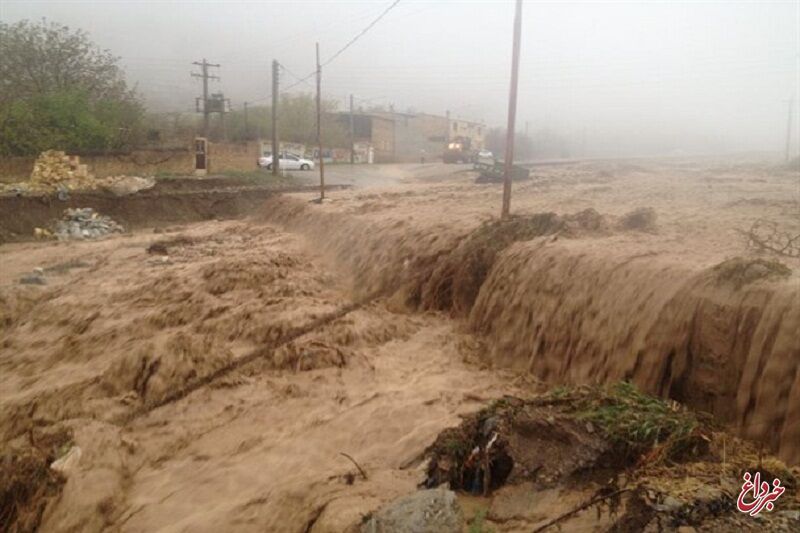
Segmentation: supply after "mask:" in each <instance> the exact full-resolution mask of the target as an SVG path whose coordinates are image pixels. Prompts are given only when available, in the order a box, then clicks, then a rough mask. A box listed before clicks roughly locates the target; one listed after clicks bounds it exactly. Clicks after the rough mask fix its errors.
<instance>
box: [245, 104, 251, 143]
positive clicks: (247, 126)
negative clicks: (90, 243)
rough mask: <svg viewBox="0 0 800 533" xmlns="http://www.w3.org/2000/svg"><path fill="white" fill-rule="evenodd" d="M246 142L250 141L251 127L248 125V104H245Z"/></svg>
mask: <svg viewBox="0 0 800 533" xmlns="http://www.w3.org/2000/svg"><path fill="white" fill-rule="evenodd" d="M244 140H245V141H249V140H250V127H249V125H248V124H247V102H245V103H244Z"/></svg>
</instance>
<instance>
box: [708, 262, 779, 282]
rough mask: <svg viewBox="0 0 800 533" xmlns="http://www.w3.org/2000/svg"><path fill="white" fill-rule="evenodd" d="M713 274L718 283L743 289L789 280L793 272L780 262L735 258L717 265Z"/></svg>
mask: <svg viewBox="0 0 800 533" xmlns="http://www.w3.org/2000/svg"><path fill="white" fill-rule="evenodd" d="M713 273H714V276H715V279H716V281H717V283H720V284H731V285H733V286H734V287H736V289H741V288H742V287H744V286H745V285H749V284H751V283H755V282H757V281H769V280H777V279H785V278H788V277H789V276H791V274H792V270H791V269H790V268H789V267H787V266H786V265H784V264H783V263H781V262H780V261H775V260H770V259H745V258H742V257H734V258H733V259H728V260H727V261H723V262H722V263H720V264H718V265H716V266H715V267H714V268H713Z"/></svg>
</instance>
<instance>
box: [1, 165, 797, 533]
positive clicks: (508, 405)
mask: <svg viewBox="0 0 800 533" xmlns="http://www.w3.org/2000/svg"><path fill="white" fill-rule="evenodd" d="M348 168H349V167H348V166H342V167H339V168H336V167H333V170H331V172H332V181H333V182H335V183H339V184H347V185H350V186H351V188H348V189H338V190H335V191H331V192H330V194H329V197H330V201H329V202H328V201H326V202H324V203H321V204H320V203H313V202H311V200H313V199H314V198H315V195H316V193H315V192H311V191H306V192H286V193H282V194H281V193H279V192H276V191H269V192H266V191H263V190H260V189H258V191H259V192H253V191H254V190H256V189H253V188H252V187H251V188H250V189H248V190H239V191H234V190H226V191H222V192H220V191H217V193H218V194H222V195H223V196H222V197H221V198H222V200H220V201H219V203H216V202H217V200H216V198H217V197H215V196H214V194H215V192H214V191H203V192H202V193H201V194H198V195H196V198H197V199H196V200H192V197H190V196H185V195H183V196H180V195H178V196H176V191H174V190H170V191H169V194H166V192H165V193H164V194H165V195H166V196H168V198H169V200H168V201H169V202H172V204H170V205H175V206H180V209H177V208H176V212H179V213H180V217H178V218H176V219H175V220H174V221H170V219H169V209H164V208H163V206H162V207H160V206H159V205H158V202H159V194H158V193H157V192H156V193H153V192H152V191H150V192H147V193H146V194H147V195H149V196H147V199H146V201H145V200H141V197H136V198H139V199H138V200H125V199H114V200H111V199H107V198H103V199H101V200H99V201H100V204H99V206H95V207H96V209H98V210H100V211H102V206H103V205H107V206H109V207H108V209H109V210H110V209H112V207H111V206H112V205H113V206H114V207H113V209H115V210H116V211H115V213H108V214H111V215H114V214H116V213H119V214H120V216H123V217H124V216H125V213H126V212H133V211H126V210H125V208H124V207H121V205H122V204H120V203H119V202H126V201H130V202H133V203H132V204H131V205H134V203H135V206H136V207H135V210H134V211H135V221H136V222H135V224H133V226H134V227H133V229H132V230H131V229H130V227H129V228H128V230H127V231H126V232H125V233H123V234H115V235H112V236H108V237H106V238H102V239H99V240H95V241H65V242H56V241H32V240H28V242H11V243H6V244H3V245H2V246H0V261H2V269H0V328H1V329H0V439H2V442H3V448H4V449H6V450H8V452H6V453H9V454H16V455H15V457H16V459H14V461H16V462H14V461H12V460H11V459H7V460H5V463H4V467H3V468H4V469H5V470H4V472H5V474H6V475H7V476H9V477H8V479H9V480H11V479H12V477H11V476H12V474H13V475H16V476H17V477H16V478H13V479H16V480H18V481H19V483H18V484H17V485H13V486H12V485H11V484H10V483H11V482H10V481H9V482H7V483H6V485H5V486H4V487H3V489H4V493H3V499H4V500H3V507H2V509H0V511H2V513H3V514H2V515H0V516H2V518H3V520H6V521H7V522H5V525H9V527H10V525H11V524H14V525H15V527H17V528H19V530H25V528H26V527H29V528H36V527H37V526H38V528H39V529H40V530H42V531H101V530H113V531H154V530H169V531H189V530H191V531H227V530H230V531H298V532H338V531H359V530H361V528H368V527H374V522H373V526H369V520H370V519H371V517H373V515H375V516H378V515H376V513H378V512H379V510H380V509H382V508H384V506H386V505H390V504H391V502H393V501H396V500H397V499H398V498H402V497H404V496H407V495H409V494H411V493H414V492H415V491H418V490H429V489H431V488H433V487H434V486H438V485H440V484H443V485H444V486H445V487H450V488H452V489H454V490H456V495H457V501H458V507H459V509H460V511H459V512H460V513H461V514H462V515H463V517H462V518H463V524H464V528H465V529H464V530H465V531H467V530H470V529H467V528H469V527H473V528H477V527H485V528H487V529H484V530H488V528H491V529H493V530H495V531H532V530H537V528H545V529H548V530H549V528H553V530H555V528H556V527H562V529H563V530H564V531H569V530H586V531H592V530H598V531H606V530H620V529H622V530H625V528H624V527H623V526H624V525H625V524H628V526H629V528H628V530H634V531H638V530H647V531H659V530H675V529H677V528H679V527H691V528H695V529H697V530H708V531H721V530H731V529H734V528H735V529H744V530H748V528H750V527H751V526H757V527H767V526H768V528H772V529H774V530H786V531H792V530H795V531H796V530H797V529H796V526H798V524H800V513H797V509H798V507H800V499H798V493H797V487H796V485H795V483H796V482H795V481H793V480H795V476H797V475H798V474H800V472H798V471H797V468H796V467H797V465H798V464H800V337H798V333H797V332H798V331H800V257H798V255H797V251H798V248H797V247H796V246H793V245H792V244H791V243H789V244H787V245H786V246H783V245H784V244H786V242H785V239H784V235H788V236H790V237H789V238H791V236H796V235H800V189H799V186H800V182H799V181H798V179H799V178H798V172H797V170H796V169H792V168H788V167H783V166H781V165H777V164H774V163H771V162H763V161H756V160H753V161H750V160H742V161H739V160H737V161H720V160H713V159H685V160H683V159H665V160H627V161H596V162H575V163H567V164H558V165H544V166H536V167H533V168H532V171H531V179H530V180H527V181H520V182H515V183H514V187H513V197H512V204H511V205H512V212H513V213H514V216H513V217H512V218H511V219H510V220H506V221H502V222H501V221H498V220H497V219H496V215H497V214H498V213H499V210H500V204H501V196H502V187H501V185H499V184H493V183H483V184H478V183H475V180H476V174H475V173H474V172H473V171H471V170H470V169H469V168H468V167H466V166H455V165H453V166H448V165H441V164H427V165H402V166H391V167H389V166H386V167H382V166H375V167H374V169H370V167H368V166H364V167H360V168H357V169H350V170H348ZM373 177H374V179H372V178H373ZM219 187H223V188H224V184H222V185H219V184H216V183H215V188H219ZM237 195H238V196H240V197H241V198H240V200H237V199H236V198H237ZM25 201H32V200H25ZM195 201H196V202H202V208H198V207H197V205H199V204H195V203H193V202H195ZM4 205H7V204H4ZM8 205H10V204H8ZM148 205H150V206H151V208H152V209H153V210H154V211H157V212H158V216H157V222H158V223H157V224H156V223H155V222H154V223H153V224H152V225H150V226H148V225H147V209H148ZM215 205H217V206H218V207H219V209H220V213H216V214H215V212H214V209H215V207H214V206H215ZM57 211H58V209H57V207H53V206H48V207H47V209H46V210H42V211H41V212H42V213H45V214H46V215H47V216H53V213H55V212H57ZM192 213H194V215H192ZM2 216H10V215H8V214H7V213H6V214H5V215H2ZM31 216H32V215H31ZM41 216H44V215H41ZM47 222H48V221H46V220H41V221H40V220H33V219H32V218H31V219H30V220H26V221H25V225H26V226H25V227H26V228H27V227H28V226H31V227H33V226H38V225H39V224H45V223H47ZM120 222H122V223H123V224H124V223H125V221H124V220H121V221H120ZM2 224H3V226H2V227H3V228H6V229H8V228H12V229H13V228H16V226H14V224H13V223H11V222H10V221H5V222H2ZM156 226H157V228H156V229H155V230H154V227H156ZM8 231H10V230H8ZM20 231H21V230H20ZM26 231H27V230H26ZM782 239H783V240H782ZM8 240H16V241H20V240H24V239H20V238H18V236H16V237H15V238H13V239H10V238H9V239H8ZM32 273H35V275H36V279H38V280H40V283H39V282H37V283H20V280H21V279H22V278H24V277H26V276H30V275H31V274H32ZM620 382H629V383H631V384H632V385H633V386H635V388H636V390H637V391H640V392H641V394H647V395H652V397H655V398H660V399H662V400H663V401H664V403H663V404H662V403H656V404H650V403H648V402H649V400H643V399H641V397H640V396H639V394H640V392H635V393H634V392H629V391H628V389H624V391H623V392H624V394H623V396H622V399H620V397H618V396H613V395H612V396H603V395H599V396H593V394H600V393H596V392H586V390H588V389H581V388H580V387H579V388H578V389H574V390H577V391H578V392H564V393H563V394H561V395H560V396H559V393H558V391H559V390H562V389H560V388H561V387H563V390H564V391H573V387H575V386H581V385H591V386H593V385H608V386H614V384H619V383H620ZM554 390H556V393H555V394H556V396H553V394H554V393H553V391H554ZM591 390H595V389H591ZM581 391H583V392H581ZM542 395H544V396H542ZM537 398H538V399H537ZM541 398H545V399H544V400H542V399H541ZM564 398H567V399H569V401H574V402H577V403H576V404H575V405H578V407H576V408H574V409H573V408H566V407H564V405H565V402H566V400H564ZM653 401H655V400H653ZM592 402H594V403H592ZM614 402H619V405H623V406H625V407H626V408H631V409H634V410H635V413H640V411H638V410H636V409H639V408H640V407H641V408H642V409H645V410H646V409H651V408H652V409H655V412H658V413H661V412H662V411H660V410H661V409H662V407H663V413H662V414H664V415H665V416H666V414H667V413H673V412H675V413H684V412H685V413H686V416H687V417H689V418H677V419H675V425H674V427H672V426H671V429H670V430H669V431H671V433H670V435H678V434H679V432H680V431H682V430H683V429H682V428H683V426H681V424H683V423H684V422H685V423H686V424H689V425H687V426H686V427H687V428H688V429H687V430H686V432H685V435H683V434H681V435H683V436H681V437H680V438H681V440H680V442H681V443H683V442H686V443H691V446H687V447H681V448H680V450H678V451H679V452H680V453H678V452H677V451H676V453H675V454H672V451H671V450H672V449H671V448H670V453H666V452H664V453H662V454H661V455H658V454H657V453H655V452H652V450H654V449H655V450H662V451H663V450H665V449H666V448H659V445H661V444H663V442H665V441H664V439H657V442H655V441H654V442H651V441H650V440H648V441H647V442H648V444H647V446H648V447H647V448H646V449H645V448H641V449H639V448H636V447H633V448H631V447H630V446H627V447H624V449H623V448H619V443H616V442H614V441H613V439H612V437H611V433H604V431H605V426H603V419H601V418H593V417H594V414H593V413H595V411H593V410H592V409H593V408H594V407H597V406H598V405H602V406H605V407H607V406H608V405H611V406H617V405H618V404H617V403H614ZM570 405H571V404H570ZM653 406H655V407H653ZM614 408H616V407H614ZM487 409H488V411H487ZM603 412H604V411H603ZM649 412H650V411H647V413H649ZM689 413H707V414H698V415H696V416H695V415H694V414H691V415H690V414H689ZM637 416H638V415H637ZM669 416H672V415H671V414H670V415H669ZM598 420H599V422H598ZM643 420H644V421H645V422H646V421H647V420H649V418H644V419H643ZM659 420H660V419H659ZM669 420H670V421H671V422H670V423H672V421H673V419H672V418H670V419H669ZM645 422H643V423H645ZM459 427H460V428H465V429H463V431H461V433H458V435H468V436H467V437H464V438H463V439H462V440H463V442H462V440H455V441H450V440H447V439H445V438H444V437H442V435H445V436H447V435H450V433H447V431H455V429H454V428H459ZM465 432H466V433H465ZM453 435H456V433H453ZM494 435H497V437H496V438H495V440H492V439H493V436H494ZM547 435H550V436H554V437H552V438H553V440H552V442H550V441H547V440H546V439H545V436H547ZM534 436H535V438H534ZM459 438H461V437H459ZM648 438H649V437H648ZM443 439H444V440H443ZM542 439H545V440H542ZM676 439H677V437H676ZM667 441H668V442H672V441H669V439H667ZM495 442H497V443H498V444H496V445H495ZM675 442H677V441H675ZM448 443H450V444H448ZM490 443H491V445H490ZM462 445H463V446H462ZM494 446H497V448H492V447H494ZM537 446H538V448H536V449H541V450H543V451H542V452H541V453H542V454H543V455H541V457H542V458H543V459H541V460H539V462H537V458H536V457H534V456H532V455H530V454H528V455H526V453H525V452H524V451H520V450H531V449H534V447H537ZM462 447H463V450H462ZM473 447H477V448H478V449H479V451H481V452H480V453H483V454H484V455H483V460H485V461H487V463H486V467H484V468H483V469H481V468H480V465H479V464H478V463H470V462H469V461H470V459H469V458H470V450H472V449H473ZM489 448H492V449H495V450H498V451H496V452H492V453H494V455H492V453H490V452H489ZM676 450H677V447H676ZM501 452H502V453H501ZM634 452H635V453H634ZM659 453H660V452H659ZM548 454H550V455H548ZM643 458H644V459H643ZM57 459H62V461H61V463H59V465H58V466H59V467H58V468H57V469H55V470H54V469H52V468H50V464H51V463H52V461H54V460H57ZM431 460H436V461H438V463H436V465H437V466H436V468H437V469H438V470H436V469H432V467H431V464H432V463H431ZM490 463H491V464H490ZM540 463H541V464H540ZM751 467H752V468H753V469H758V470H759V471H760V472H762V473H763V474H764V476H771V477H770V480H772V479H774V478H780V479H782V480H784V486H786V487H787V490H786V492H785V493H784V494H783V495H782V496H781V499H780V500H776V503H775V510H774V511H772V512H771V513H766V512H765V513H764V515H769V516H767V518H763V519H761V520H762V521H761V522H758V521H755V522H754V521H752V520H751V519H750V518H749V517H747V515H743V514H742V513H740V512H739V511H737V510H736V506H735V504H736V497H737V495H738V492H739V488H740V487H741V474H742V472H743V471H744V470H746V469H748V468H751ZM15 469H16V470H15ZM636 469H641V470H639V472H642V474H641V476H640V479H636V474H634V473H632V472H634V471H636ZM752 471H755V470H752ZM645 472H646V474H647V475H646V476H645V474H644V473H645ZM465 476H466V481H465ZM490 477H491V478H492V479H493V481H492V479H490ZM609 479H613V480H614V482H613V488H610V487H612V485H609ZM454 480H457V481H454ZM687 480H691V481H687ZM634 482H637V483H640V484H639V485H636V488H635V489H634V487H633V485H632V483H634ZM681 483H682V484H681ZM484 484H485V486H484ZM9 487H11V488H9ZM426 487H427V489H426ZM12 489H13V490H12ZM598 491H599V492H598ZM603 491H604V492H603ZM598 494H599V495H600V496H598ZM678 495H680V497H678ZM669 498H671V499H669ZM680 498H684V500H681V499H680ZM593 499H594V500H597V501H596V502H594V500H593ZM676 501H677V502H678V503H677V504H676V503H675V502H676ZM586 502H593V503H591V504H590V505H586V506H584V505H583V504H584V503H586ZM697 502H701V503H702V505H701V503H697ZM573 511H574V512H573ZM780 513H783V514H780ZM793 513H797V516H795V514H793ZM745 518H747V519H745ZM748 520H750V521H748ZM793 520H794V521H793ZM365 530H367V529H365ZM472 530H475V531H480V530H481V529H472ZM472 530H470V531H472ZM543 530H544V529H543ZM684 531H686V530H684Z"/></svg>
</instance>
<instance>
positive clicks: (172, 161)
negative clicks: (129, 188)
mask: <svg viewBox="0 0 800 533" xmlns="http://www.w3.org/2000/svg"><path fill="white" fill-rule="evenodd" d="M259 147H260V143H259V142H258V141H252V142H248V143H210V154H209V158H210V174H213V173H215V172H229V171H242V172H246V171H251V170H255V169H256V168H257V167H256V164H257V161H258V156H259ZM70 155H79V156H80V158H81V163H84V164H86V165H87V166H88V167H89V172H90V173H91V174H92V175H94V176H97V177H99V178H103V177H106V176H119V175H129V176H151V175H155V174H161V173H169V174H179V175H191V174H193V173H194V154H193V153H192V151H191V148H190V147H189V146H186V147H178V148H149V149H140V150H133V151H131V152H128V153H118V154H100V155H98V154H70ZM35 160H36V158H35V157H3V158H0V181H1V182H6V183H10V182H16V181H22V180H26V179H28V178H29V177H30V175H31V171H32V170H33V162H34V161H35Z"/></svg>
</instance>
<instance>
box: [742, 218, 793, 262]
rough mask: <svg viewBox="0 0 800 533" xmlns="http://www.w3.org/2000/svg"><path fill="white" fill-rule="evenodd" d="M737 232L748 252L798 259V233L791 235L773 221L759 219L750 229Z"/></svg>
mask: <svg viewBox="0 0 800 533" xmlns="http://www.w3.org/2000/svg"><path fill="white" fill-rule="evenodd" d="M737 231H738V232H739V233H741V234H742V235H744V237H745V241H746V246H747V248H748V249H749V250H752V251H754V252H756V253H771V254H776V255H780V256H783V257H792V258H800V233H798V234H792V233H791V232H789V231H786V230H784V229H782V228H781V227H780V225H779V224H778V223H777V222H775V221H771V220H765V219H762V218H759V219H758V220H756V221H755V222H753V224H752V225H751V226H750V229H748V230H746V231H745V230H737Z"/></svg>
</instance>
